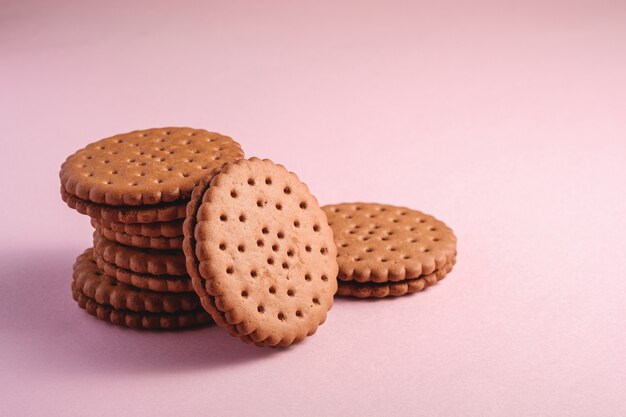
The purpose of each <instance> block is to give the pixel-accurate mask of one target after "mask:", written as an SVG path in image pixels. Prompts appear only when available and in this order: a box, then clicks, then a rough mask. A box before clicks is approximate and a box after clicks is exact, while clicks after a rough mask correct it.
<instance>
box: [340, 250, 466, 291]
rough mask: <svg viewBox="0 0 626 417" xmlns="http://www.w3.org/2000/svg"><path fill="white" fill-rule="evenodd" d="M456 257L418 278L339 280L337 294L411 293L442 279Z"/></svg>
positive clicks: (450, 268)
mask: <svg viewBox="0 0 626 417" xmlns="http://www.w3.org/2000/svg"><path fill="white" fill-rule="evenodd" d="M455 262H456V258H452V260H451V261H450V262H449V263H447V264H446V265H444V266H443V267H442V268H441V269H438V270H436V271H434V272H432V273H430V274H428V275H422V276H420V277H419V278H412V279H405V280H402V281H388V282H357V281H339V288H338V289H337V295H343V296H349V297H357V298H372V297H375V298H383V297H397V296H401V295H405V294H411V293H415V292H419V291H422V290H423V289H425V288H426V287H429V286H431V285H435V284H436V283H437V282H439V281H440V280H442V279H443V278H444V277H445V276H446V275H447V274H448V272H450V271H451V270H452V267H453V266H454V263H455Z"/></svg>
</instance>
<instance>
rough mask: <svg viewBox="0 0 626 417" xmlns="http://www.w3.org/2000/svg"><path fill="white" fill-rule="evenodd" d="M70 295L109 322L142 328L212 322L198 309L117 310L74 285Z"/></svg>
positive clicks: (200, 325)
mask: <svg viewBox="0 0 626 417" xmlns="http://www.w3.org/2000/svg"><path fill="white" fill-rule="evenodd" d="M72 297H73V298H74V300H75V301H76V302H77V303H78V306H79V307H80V308H82V309H83V310H85V311H86V312H87V313H89V314H91V315H92V316H95V317H96V318H98V319H100V320H103V321H106V322H109V323H111V324H114V325H117V326H123V327H129V328H133V329H144V330H178V329H190V328H194V327H205V326H210V325H212V324H213V321H212V320H211V316H209V315H208V314H207V313H206V311H204V310H202V309H200V310H196V311H187V312H181V313H174V314H167V313H145V312H144V313H138V312H135V311H129V310H117V309H114V308H113V307H111V306H109V305H104V304H99V303H98V302H96V301H95V300H93V299H92V298H89V297H88V296H87V295H85V294H84V293H83V292H81V291H80V290H78V289H77V288H75V287H74V283H73V282H72Z"/></svg>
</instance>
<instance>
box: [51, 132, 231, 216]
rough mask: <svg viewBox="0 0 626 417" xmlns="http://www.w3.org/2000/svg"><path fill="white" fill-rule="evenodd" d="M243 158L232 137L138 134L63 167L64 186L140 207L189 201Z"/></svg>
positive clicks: (96, 199)
mask: <svg viewBox="0 0 626 417" xmlns="http://www.w3.org/2000/svg"><path fill="white" fill-rule="evenodd" d="M240 158H243V151H242V150H241V146H240V145H239V144H238V143H237V142H235V141H234V140H232V139H231V138H230V137H228V136H223V135H220V134H219V133H214V132H208V131H206V130H203V129H191V128H187V127H166V128H158V129H147V130H137V131H133V132H129V133H123V134H119V135H115V136H112V137H109V138H106V139H102V140H99V141H97V142H95V143H92V144H90V145H87V146H86V147H85V148H83V149H81V150H79V151H77V152H76V153H74V154H73V155H71V156H69V157H68V158H67V159H66V161H65V162H64V163H63V165H62V166H61V172H60V174H59V175H60V178H61V186H62V187H63V189H64V190H65V191H67V192H68V193H69V194H71V195H74V196H76V197H78V198H79V199H82V200H86V201H90V202H92V203H97V204H105V205H109V206H140V205H151V204H159V203H171V202H174V201H178V200H181V199H188V198H189V197H190V195H191V191H192V190H193V187H194V186H195V185H196V183H197V182H198V181H199V180H200V178H202V177H203V176H204V175H206V173H208V172H210V171H211V170H213V169H215V168H218V167H220V166H222V165H223V164H224V163H228V162H233V161H235V160H237V159H240Z"/></svg>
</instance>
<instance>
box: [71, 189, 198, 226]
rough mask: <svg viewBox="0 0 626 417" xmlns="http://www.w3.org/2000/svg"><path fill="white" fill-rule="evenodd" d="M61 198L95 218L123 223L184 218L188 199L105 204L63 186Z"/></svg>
mask: <svg viewBox="0 0 626 417" xmlns="http://www.w3.org/2000/svg"><path fill="white" fill-rule="evenodd" d="M61 198H62V199H63V201H64V202H65V204H67V205H68V207H70V208H72V209H74V210H76V211H77V212H79V213H80V214H86V215H87V216H89V217H91V218H93V219H105V220H109V221H116V222H122V223H153V222H167V221H171V220H177V219H184V218H185V210H186V208H187V201H183V202H182V203H181V202H176V203H170V204H155V205H153V206H135V207H128V206H119V207H116V206H105V205H103V204H96V203H92V202H90V201H86V200H82V199H80V198H78V197H76V196H75V195H72V194H70V193H68V192H67V191H65V189H64V188H62V187H61Z"/></svg>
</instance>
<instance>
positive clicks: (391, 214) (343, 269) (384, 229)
mask: <svg viewBox="0 0 626 417" xmlns="http://www.w3.org/2000/svg"><path fill="white" fill-rule="evenodd" d="M323 210H324V211H325V212H326V214H327V215H328V221H329V224H330V225H331V227H332V229H333V231H334V234H335V241H336V242H337V249H338V258H337V262H338V263H339V279H340V280H343V281H352V280H354V281H358V282H388V281H402V280H405V279H411V278H417V277H419V276H420V275H429V274H431V273H433V272H434V271H436V270H438V269H441V268H443V266H444V265H446V264H448V263H449V262H450V261H451V259H452V258H453V257H454V256H456V237H455V236H454V233H453V232H452V230H451V229H450V228H449V227H448V226H446V225H445V224H444V223H443V222H441V221H439V220H437V219H435V218H434V217H432V216H429V215H427V214H424V213H422V212H419V211H416V210H411V209H408V208H405V207H395V206H390V205H384V204H371V203H351V204H348V203H346V204H336V205H329V206H325V207H323Z"/></svg>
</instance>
